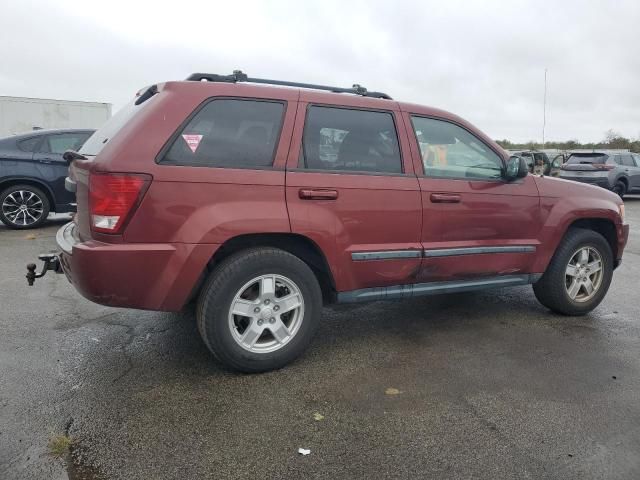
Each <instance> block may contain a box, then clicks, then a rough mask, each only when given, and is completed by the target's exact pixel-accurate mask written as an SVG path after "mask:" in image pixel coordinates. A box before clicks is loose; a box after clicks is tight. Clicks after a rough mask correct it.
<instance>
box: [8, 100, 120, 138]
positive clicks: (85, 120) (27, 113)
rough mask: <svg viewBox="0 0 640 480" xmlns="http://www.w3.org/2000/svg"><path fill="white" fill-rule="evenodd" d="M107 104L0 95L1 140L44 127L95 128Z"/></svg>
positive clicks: (103, 117) (103, 119)
mask: <svg viewBox="0 0 640 480" xmlns="http://www.w3.org/2000/svg"><path fill="white" fill-rule="evenodd" d="M110 117H111V104H110V103H97V102H77V101H73V100H50V99H46V98H28V97H5V96H0V137H6V136H9V135H15V134H18V133H25V132H30V131H32V130H40V129H43V128H98V127H100V126H101V125H102V124H103V123H104V122H106V121H107V120H108V119H109V118H110Z"/></svg>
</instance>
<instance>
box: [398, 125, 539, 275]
mask: <svg viewBox="0 0 640 480" xmlns="http://www.w3.org/2000/svg"><path fill="white" fill-rule="evenodd" d="M405 122H406V124H407V125H410V126H411V127H412V129H413V133H414V135H413V138H412V141H413V142H414V143H413V149H412V150H413V152H414V155H415V156H414V158H415V159H416V162H415V164H416V169H420V170H421V171H419V173H418V175H419V182H420V189H421V191H422V202H423V222H422V240H423V245H424V259H423V263H422V268H421V273H420V280H421V281H423V282H424V281H448V280H465V279H474V278H476V277H496V276H506V275H519V274H520V275H522V274H525V273H528V272H530V269H531V267H532V264H533V261H534V259H535V257H536V256H535V251H536V248H537V246H538V244H539V241H538V237H539V233H540V228H541V218H540V209H539V195H538V189H537V187H536V184H535V179H534V177H533V176H531V175H529V176H527V177H525V178H522V179H519V180H517V181H513V182H506V181H505V180H504V178H503V170H504V160H503V158H502V157H501V155H500V154H499V153H498V152H497V151H494V150H493V149H492V147H490V146H489V145H488V144H487V143H486V142H484V141H483V140H481V139H480V138H479V137H478V136H476V135H475V134H474V133H472V132H471V131H470V129H467V128H466V127H462V126H461V125H457V124H455V123H452V122H449V121H445V120H442V119H435V118H427V117H420V116H418V115H411V114H406V116H405Z"/></svg>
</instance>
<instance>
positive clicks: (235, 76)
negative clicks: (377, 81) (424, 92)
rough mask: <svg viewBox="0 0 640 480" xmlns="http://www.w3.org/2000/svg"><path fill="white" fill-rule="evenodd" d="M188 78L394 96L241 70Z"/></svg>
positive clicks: (195, 80) (387, 97)
mask: <svg viewBox="0 0 640 480" xmlns="http://www.w3.org/2000/svg"><path fill="white" fill-rule="evenodd" d="M187 80H190V81H194V82H202V81H207V82H225V83H238V82H251V83H263V84H265V85H283V86H286V87H298V88H312V89H314V90H326V91H328V92H334V93H353V94H355V95H361V96H363V97H373V98H384V99H386V100H391V99H392V98H391V97H390V96H389V95H387V94H386V93H382V92H369V91H368V90H367V89H366V88H364V87H363V86H361V85H358V84H355V85H354V86H353V88H342V87H330V86H327V85H314V84H312V83H298V82H287V81H284V80H267V79H264V78H253V77H248V76H247V74H246V73H243V72H242V71H241V70H234V71H233V73H232V74H231V75H217V74H214V73H193V74H191V75H189V76H188V77H187Z"/></svg>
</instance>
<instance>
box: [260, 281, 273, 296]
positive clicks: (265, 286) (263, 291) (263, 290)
mask: <svg viewBox="0 0 640 480" xmlns="http://www.w3.org/2000/svg"><path fill="white" fill-rule="evenodd" d="M275 294H276V279H275V278H274V277H262V278H261V279H260V297H265V296H275Z"/></svg>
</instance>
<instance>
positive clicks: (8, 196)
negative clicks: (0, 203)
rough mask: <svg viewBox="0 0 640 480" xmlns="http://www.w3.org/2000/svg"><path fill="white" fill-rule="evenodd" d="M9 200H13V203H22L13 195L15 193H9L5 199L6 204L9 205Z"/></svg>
mask: <svg viewBox="0 0 640 480" xmlns="http://www.w3.org/2000/svg"><path fill="white" fill-rule="evenodd" d="M7 200H11V205H18V206H19V205H20V202H18V201H17V200H16V199H15V197H14V196H13V193H10V194H9V195H7V196H6V197H5V199H4V204H5V205H9V202H7Z"/></svg>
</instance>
